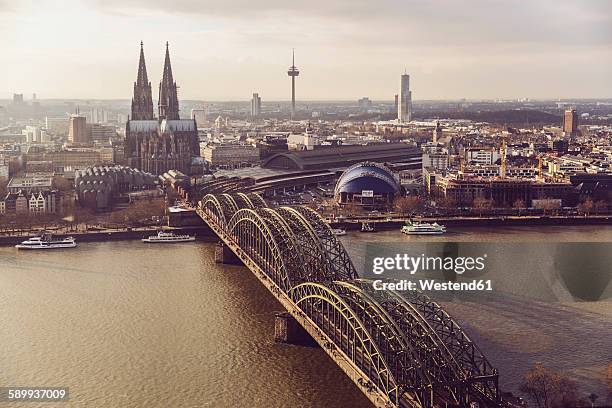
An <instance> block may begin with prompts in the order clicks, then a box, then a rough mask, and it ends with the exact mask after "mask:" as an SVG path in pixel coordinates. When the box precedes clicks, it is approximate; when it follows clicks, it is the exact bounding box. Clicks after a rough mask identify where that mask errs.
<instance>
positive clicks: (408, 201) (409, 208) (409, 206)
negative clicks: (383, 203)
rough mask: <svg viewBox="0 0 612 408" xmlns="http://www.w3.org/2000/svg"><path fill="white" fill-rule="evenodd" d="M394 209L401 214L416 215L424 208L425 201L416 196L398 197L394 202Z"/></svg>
mask: <svg viewBox="0 0 612 408" xmlns="http://www.w3.org/2000/svg"><path fill="white" fill-rule="evenodd" d="M393 207H394V208H395V209H396V210H397V211H398V212H399V213H400V214H401V215H406V214H407V213H414V212H416V211H419V210H420V209H422V208H423V200H421V199H420V198H419V197H416V196H409V197H398V198H396V199H395V200H394V201H393Z"/></svg>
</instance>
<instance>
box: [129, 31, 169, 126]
mask: <svg viewBox="0 0 612 408" xmlns="http://www.w3.org/2000/svg"><path fill="white" fill-rule="evenodd" d="M158 115H159V120H160V121H161V120H163V119H179V105H178V94H177V86H176V82H174V78H173V77H172V65H171V64H170V50H169V48H168V43H166V59H165V61H164V74H163V77H162V80H161V82H160V83H159V100H158ZM152 119H155V117H154V116H153V98H152V94H151V83H150V82H149V79H148V77H147V66H146V64H145V57H144V48H143V43H142V42H141V43H140V60H139V62H138V77H137V79H136V82H135V83H134V98H133V99H132V120H152Z"/></svg>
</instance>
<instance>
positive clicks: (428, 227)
mask: <svg viewBox="0 0 612 408" xmlns="http://www.w3.org/2000/svg"><path fill="white" fill-rule="evenodd" d="M401 231H402V232H403V233H404V234H407V235H440V234H444V233H445V232H446V227H445V226H444V225H440V224H438V223H437V222H434V223H433V224H430V223H428V222H412V221H406V225H404V226H403V227H402V229H401Z"/></svg>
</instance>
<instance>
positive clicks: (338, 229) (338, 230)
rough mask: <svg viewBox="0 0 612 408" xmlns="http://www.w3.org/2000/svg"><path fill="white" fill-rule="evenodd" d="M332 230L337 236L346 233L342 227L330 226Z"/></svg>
mask: <svg viewBox="0 0 612 408" xmlns="http://www.w3.org/2000/svg"><path fill="white" fill-rule="evenodd" d="M332 232H333V234H334V235H335V236H337V237H341V236H343V235H346V230H345V229H342V228H332Z"/></svg>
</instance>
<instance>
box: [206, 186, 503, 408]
mask: <svg viewBox="0 0 612 408" xmlns="http://www.w3.org/2000/svg"><path fill="white" fill-rule="evenodd" d="M197 212H198V214H199V215H200V217H201V218H202V219H203V220H204V221H205V222H206V223H207V224H208V225H209V227H210V228H211V229H212V230H213V231H214V232H215V233H216V234H217V235H218V237H219V238H220V239H221V241H223V243H224V245H226V246H227V247H229V248H230V249H231V250H232V252H233V253H234V254H235V255H236V256H237V257H238V258H239V259H240V260H241V261H242V262H243V263H244V265H245V266H247V267H248V268H249V269H250V270H251V271H252V272H253V273H254V274H255V276H257V277H258V278H259V279H260V281H261V282H262V283H263V284H264V285H265V286H266V287H267V288H268V289H269V290H270V292H271V293H272V294H273V295H274V296H275V297H276V298H277V299H278V300H279V302H280V303H281V304H282V305H283V306H284V307H285V308H286V309H287V311H288V312H289V313H290V314H291V315H292V316H293V318H295V319H296V320H297V322H299V323H300V324H301V325H302V326H303V327H304V329H305V330H306V331H307V332H308V333H309V334H310V335H311V336H312V337H313V339H314V340H315V341H317V342H318V343H319V344H320V345H321V346H322V348H323V350H325V352H326V353H327V354H328V355H329V356H330V357H331V358H332V359H333V360H334V361H335V362H336V363H337V364H338V365H339V366H340V368H342V369H343V371H344V372H345V373H346V374H347V375H348V376H349V377H350V378H351V379H352V380H353V381H354V382H355V384H356V385H357V386H358V387H359V389H360V390H361V391H362V392H363V393H364V394H365V395H366V396H367V397H368V398H369V399H370V400H371V401H372V402H373V403H374V405H375V406H377V407H387V408H389V407H398V408H399V407H447V406H448V407H451V406H455V407H469V406H478V407H499V406H504V405H505V404H504V403H503V402H502V401H501V397H500V391H499V388H498V374H497V371H496V370H495V369H494V368H493V367H492V366H491V365H490V364H489V362H488V361H487V359H486V358H485V356H484V355H483V354H482V353H481V352H480V350H479V349H478V347H477V346H476V344H475V343H474V342H473V341H472V340H470V338H469V337H468V336H467V334H466V333H465V332H464V331H463V330H462V329H461V327H460V326H459V325H458V324H457V323H456V322H455V321H454V320H453V319H452V318H451V317H450V316H449V315H448V314H447V313H446V312H445V311H444V310H443V309H442V308H441V307H440V306H439V305H438V304H437V303H435V302H433V301H432V300H431V299H430V298H429V297H427V296H426V295H424V294H423V293H420V292H417V291H407V292H406V293H405V294H404V293H403V294H401V295H400V294H399V293H398V292H395V291H377V290H374V289H373V286H372V283H371V282H370V281H367V280H364V279H360V278H359V277H358V275H357V272H356V271H355V267H354V266H353V264H352V262H351V260H350V258H349V256H348V254H347V253H346V251H345V249H344V247H343V246H342V244H341V243H340V242H339V241H338V240H337V238H336V237H335V235H334V234H333V233H332V231H331V229H330V228H329V226H328V225H327V224H326V223H325V222H324V221H323V220H322V219H321V217H320V216H319V215H318V214H317V213H316V212H315V211H313V210H311V209H309V208H306V207H280V208H275V209H272V208H269V207H268V206H267V205H266V203H265V201H264V200H263V199H262V198H261V197H259V196H258V195H256V194H253V193H249V194H243V193H238V194H208V195H206V196H205V197H204V198H203V199H202V200H201V201H200V202H199V203H198V208H197Z"/></svg>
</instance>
